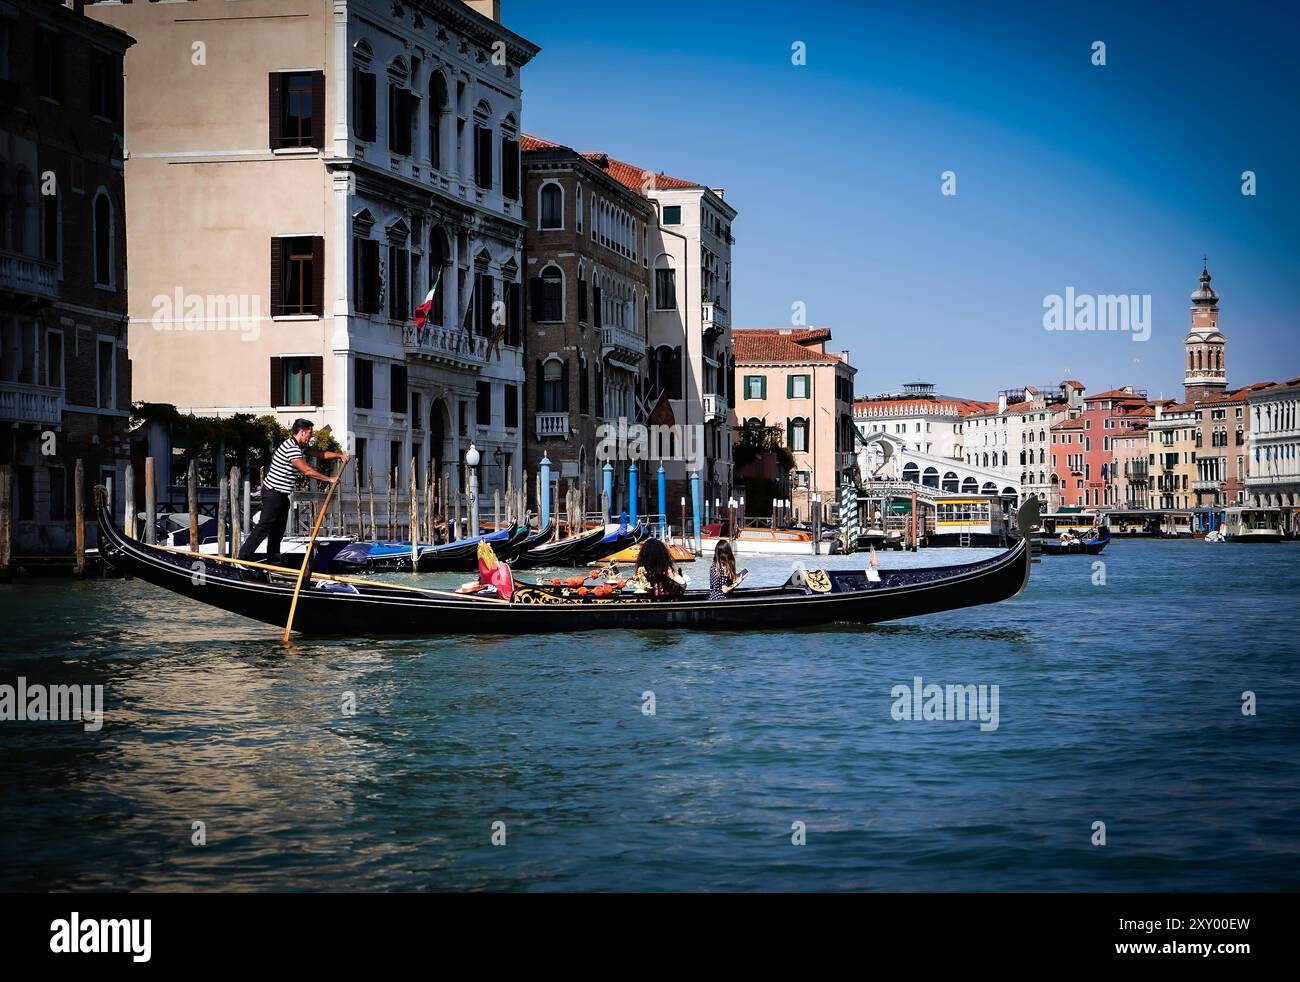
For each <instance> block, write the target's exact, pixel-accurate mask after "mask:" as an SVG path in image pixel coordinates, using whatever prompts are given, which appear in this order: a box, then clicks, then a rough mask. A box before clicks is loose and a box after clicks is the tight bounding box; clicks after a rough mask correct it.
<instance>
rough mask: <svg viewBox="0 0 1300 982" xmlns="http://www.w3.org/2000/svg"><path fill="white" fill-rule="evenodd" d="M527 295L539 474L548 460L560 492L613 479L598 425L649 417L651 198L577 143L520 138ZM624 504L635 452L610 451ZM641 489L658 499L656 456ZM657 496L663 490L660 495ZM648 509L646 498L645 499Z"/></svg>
mask: <svg viewBox="0 0 1300 982" xmlns="http://www.w3.org/2000/svg"><path fill="white" fill-rule="evenodd" d="M523 165H524V201H525V207H524V212H525V216H526V219H527V226H526V231H525V233H524V255H525V269H526V278H527V283H528V304H527V309H526V310H527V312H526V316H525V343H524V347H525V351H526V355H527V360H528V366H527V369H528V370H527V382H526V384H525V391H526V396H525V406H526V407H527V409H528V410H529V412H531V413H532V414H533V421H534V422H533V425H532V426H530V427H528V428H527V432H526V433H525V437H524V439H525V445H526V447H527V451H526V457H527V462H528V463H527V466H528V471H529V473H530V474H536V473H537V472H538V470H539V467H540V464H541V460H542V456H543V455H546V457H547V458H548V459H549V460H550V463H551V471H550V472H551V475H552V480H553V481H554V482H556V486H555V488H554V489H553V490H554V491H555V492H557V493H556V494H555V495H553V496H552V499H551V500H552V501H562V500H563V497H562V483H561V482H563V483H564V484H566V485H567V484H568V483H572V484H574V485H575V486H578V485H585V486H586V488H587V489H588V500H589V502H594V501H595V500H596V497H595V496H596V495H598V494H599V493H600V491H601V490H602V489H603V487H604V482H603V476H602V464H603V461H602V460H599V459H598V458H597V455H596V449H597V446H598V438H597V428H598V427H599V426H601V425H602V424H604V425H605V426H607V427H609V428H610V431H613V432H616V431H617V428H618V424H619V420H620V419H622V420H625V421H626V422H627V423H644V422H645V414H644V412H643V409H642V398H643V395H644V393H643V381H642V380H643V378H644V376H645V356H646V322H647V315H648V311H649V304H650V289H651V277H650V257H649V256H648V255H647V252H646V243H647V241H648V236H647V227H648V226H650V225H652V224H653V223H654V221H655V219H656V215H657V212H656V209H655V207H654V205H653V204H652V203H651V202H650V200H649V199H647V198H645V197H644V196H642V195H641V194H640V193H638V192H637V191H635V190H633V189H631V188H629V187H627V186H626V185H624V184H622V183H621V182H619V181H617V180H615V179H614V178H613V177H612V176H610V173H609V171H608V170H606V169H604V168H602V167H599V166H597V165H596V164H595V163H593V162H592V161H591V160H590V159H588V157H587V156H585V155H583V154H581V153H578V152H577V151H576V150H573V149H571V148H569V147H565V146H561V145H560V144H557V143H552V142H550V141H548V140H543V139H541V138H539V137H534V136H529V135H527V134H525V135H524V137H523ZM611 463H612V465H613V487H614V500H613V501H612V502H611V506H612V507H613V508H614V509H615V510H616V511H618V510H622V509H625V508H627V507H628V504H627V497H626V495H627V484H628V464H629V463H630V461H627V460H613V461H611ZM638 467H639V468H640V470H641V473H642V480H641V481H640V482H639V483H638V488H639V490H640V494H639V497H640V498H641V499H642V500H643V501H650V500H652V498H653V496H654V494H655V490H654V485H653V480H652V479H651V475H652V474H653V472H654V471H655V470H656V469H657V468H658V463H657V462H649V463H647V462H644V461H642V462H639V463H638ZM655 504H656V506H657V501H655ZM642 514H645V509H642Z"/></svg>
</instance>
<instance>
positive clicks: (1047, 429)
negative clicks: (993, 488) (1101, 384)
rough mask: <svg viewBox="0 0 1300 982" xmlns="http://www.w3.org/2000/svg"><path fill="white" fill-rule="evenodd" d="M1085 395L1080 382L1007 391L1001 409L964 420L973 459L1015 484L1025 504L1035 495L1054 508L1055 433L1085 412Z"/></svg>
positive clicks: (1002, 395) (968, 451)
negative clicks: (1065, 421)
mask: <svg viewBox="0 0 1300 982" xmlns="http://www.w3.org/2000/svg"><path fill="white" fill-rule="evenodd" d="M1083 391H1084V386H1083V383H1082V382H1078V381H1075V380H1074V379H1067V380H1066V381H1064V382H1062V383H1061V384H1060V385H1058V386H1046V385H1044V386H1032V385H1026V386H1021V387H1020V388H1016V389H1007V390H1004V391H1003V392H1001V393H999V394H998V402H997V407H996V409H991V410H989V411H985V412H974V413H971V414H969V415H967V416H966V417H965V419H964V420H963V421H962V429H963V430H964V433H965V440H966V455H967V460H968V461H969V462H970V463H972V464H978V465H979V466H981V467H991V468H992V469H994V470H995V471H996V472H997V473H998V474H999V475H1001V478H1002V480H1003V481H1010V482H1012V483H1013V484H1015V486H1016V487H1017V489H1018V498H1019V500H1020V502H1022V503H1023V502H1024V501H1025V500H1027V499H1028V498H1029V497H1030V496H1031V495H1033V496H1034V497H1037V498H1038V499H1039V501H1040V502H1041V503H1042V504H1043V505H1044V506H1046V507H1047V508H1048V509H1049V510H1051V509H1054V508H1055V506H1056V504H1057V495H1056V488H1055V486H1054V484H1053V482H1052V474H1053V471H1052V467H1051V462H1050V459H1049V457H1050V440H1049V435H1050V433H1051V428H1052V426H1053V425H1054V424H1055V423H1056V422H1058V421H1059V420H1061V419H1063V418H1067V417H1069V416H1071V415H1075V414H1077V413H1078V412H1079V411H1080V409H1081V408H1082V407H1081V398H1082V395H1083Z"/></svg>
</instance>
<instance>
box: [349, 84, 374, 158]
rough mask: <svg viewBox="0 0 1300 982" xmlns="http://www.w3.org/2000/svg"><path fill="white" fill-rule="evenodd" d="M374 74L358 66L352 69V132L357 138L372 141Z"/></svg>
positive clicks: (367, 141)
mask: <svg viewBox="0 0 1300 982" xmlns="http://www.w3.org/2000/svg"><path fill="white" fill-rule="evenodd" d="M375 92H376V89H375V76H374V75H373V74H372V73H371V72H363V71H362V70H361V69H359V68H354V69H353V70H352V132H353V134H354V135H355V136H356V138H357V139H358V140H362V141H364V142H366V143H374V142H375V136H376V125H375Z"/></svg>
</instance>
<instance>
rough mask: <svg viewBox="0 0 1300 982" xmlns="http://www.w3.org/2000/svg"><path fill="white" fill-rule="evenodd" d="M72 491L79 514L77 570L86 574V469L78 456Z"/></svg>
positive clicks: (80, 574) (83, 574) (78, 573)
mask: <svg viewBox="0 0 1300 982" xmlns="http://www.w3.org/2000/svg"><path fill="white" fill-rule="evenodd" d="M72 493H73V494H75V495H76V498H77V500H76V515H77V559H76V572H77V575H78V576H85V575H86V469H85V464H84V463H83V462H82V460H81V458H80V457H78V458H77V465H76V469H75V470H74V472H73V479H72Z"/></svg>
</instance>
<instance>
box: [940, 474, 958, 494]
mask: <svg viewBox="0 0 1300 982" xmlns="http://www.w3.org/2000/svg"><path fill="white" fill-rule="evenodd" d="M943 489H944V490H945V491H956V490H957V475H956V474H954V473H953V472H952V471H948V473H946V474H944V476H943Z"/></svg>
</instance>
